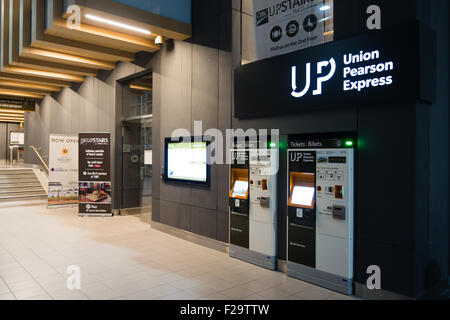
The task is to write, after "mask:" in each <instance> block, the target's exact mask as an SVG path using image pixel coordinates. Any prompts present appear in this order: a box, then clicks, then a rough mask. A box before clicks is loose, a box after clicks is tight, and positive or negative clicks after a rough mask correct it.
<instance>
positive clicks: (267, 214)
mask: <svg viewBox="0 0 450 320" xmlns="http://www.w3.org/2000/svg"><path fill="white" fill-rule="evenodd" d="M261 144H262V145H261ZM231 153H232V160H233V163H232V165H231V172H230V191H229V199H230V256H232V257H234V258H237V259H241V260H244V261H247V262H249V263H253V264H255V265H258V266H261V267H264V268H267V269H270V270H275V269H276V268H277V259H276V229H277V218H276V217H277V215H276V213H277V199H276V189H277V173H278V145H277V144H275V143H273V142H272V143H269V142H267V141H263V142H261V143H260V141H259V139H258V138H253V139H252V138H250V139H247V140H246V141H245V142H244V141H243V142H237V141H235V143H234V145H233V149H232V150H231Z"/></svg>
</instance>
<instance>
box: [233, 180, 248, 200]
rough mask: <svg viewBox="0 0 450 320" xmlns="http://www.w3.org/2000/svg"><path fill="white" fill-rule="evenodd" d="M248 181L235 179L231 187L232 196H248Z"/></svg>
mask: <svg viewBox="0 0 450 320" xmlns="http://www.w3.org/2000/svg"><path fill="white" fill-rule="evenodd" d="M247 195H248V181H242V180H236V181H235V182H234V187H233V198H237V197H240V198H245V199H247V198H248V196H247Z"/></svg>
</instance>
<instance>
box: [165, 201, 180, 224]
mask: <svg viewBox="0 0 450 320" xmlns="http://www.w3.org/2000/svg"><path fill="white" fill-rule="evenodd" d="M160 208H161V211H160V221H161V223H164V224H166V225H168V226H171V227H175V228H180V226H181V223H180V215H181V204H179V203H177V202H172V201H164V200H161V201H160Z"/></svg>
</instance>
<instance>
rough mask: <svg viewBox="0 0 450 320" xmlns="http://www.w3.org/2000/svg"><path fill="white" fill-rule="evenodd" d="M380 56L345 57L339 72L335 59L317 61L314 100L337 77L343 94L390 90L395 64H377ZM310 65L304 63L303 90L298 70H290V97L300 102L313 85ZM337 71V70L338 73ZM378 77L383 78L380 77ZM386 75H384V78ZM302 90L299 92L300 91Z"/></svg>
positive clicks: (375, 51) (352, 55)
mask: <svg viewBox="0 0 450 320" xmlns="http://www.w3.org/2000/svg"><path fill="white" fill-rule="evenodd" d="M380 60H381V54H380V51H379V50H374V51H369V52H364V51H360V52H359V53H358V54H353V53H348V54H345V55H344V56H343V57H342V60H341V61H342V66H343V67H341V68H338V64H337V62H336V59H335V58H330V59H329V60H325V61H320V62H317V63H316V64H315V66H316V68H315V69H314V72H315V74H314V76H315V79H316V84H315V89H313V91H312V95H313V96H319V95H322V93H323V92H324V86H325V87H326V82H328V81H329V80H331V79H332V78H333V77H334V76H335V75H336V73H340V74H341V75H342V77H343V83H342V90H343V91H344V92H346V91H358V92H361V91H363V90H364V89H367V88H374V87H383V86H390V85H392V84H393V83H394V78H393V75H392V72H394V69H395V66H394V62H392V61H387V62H380ZM311 69H312V64H311V63H306V66H305V69H304V70H305V73H304V74H303V79H304V81H303V87H301V86H300V85H299V81H298V80H300V79H299V78H300V77H299V76H298V73H299V72H298V70H297V66H292V67H291V86H292V91H291V96H292V97H294V98H302V97H304V96H305V95H307V94H308V93H309V92H310V89H311V84H312V70H311ZM338 69H339V70H338ZM380 74H383V76H381V75H380ZM386 74H387V75H386ZM300 88H301V89H300Z"/></svg>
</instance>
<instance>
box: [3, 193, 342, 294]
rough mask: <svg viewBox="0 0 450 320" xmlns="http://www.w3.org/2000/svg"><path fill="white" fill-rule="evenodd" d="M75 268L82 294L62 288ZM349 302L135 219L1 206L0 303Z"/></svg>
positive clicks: (34, 205) (21, 205)
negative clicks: (71, 301) (109, 300)
mask: <svg viewBox="0 0 450 320" xmlns="http://www.w3.org/2000/svg"><path fill="white" fill-rule="evenodd" d="M71 265H76V266H79V267H80V268H81V275H82V277H81V280H82V286H81V290H75V291H71V290H69V289H67V287H66V281H67V277H68V275H67V273H66V271H67V268H68V266H71ZM5 299H37V300H43V299H57V300H64V299H71V300H73V299H95V300H98V299H133V300H137V299H145V300H146V299H164V300H169V299H177V300H178V299H182V300H184V299H210V300H212V299H215V300H222V299H225V300H238V299H250V300H257V299H269V300H270V299H283V300H285V299H349V298H348V297H346V296H343V295H340V294H336V293H333V292H332V291H329V290H326V289H322V288H319V287H316V286H313V285H311V284H308V283H305V282H302V281H298V280H295V279H291V278H288V277H287V276H286V275H285V274H283V273H279V272H271V271H268V270H265V269H262V268H259V267H256V266H254V265H251V264H247V263H245V262H242V261H239V260H235V259H232V258H230V257H228V256H227V255H226V254H223V253H220V252H217V251H214V250H210V249H207V248H204V247H201V246H198V245H195V244H192V243H190V242H187V241H185V240H181V239H178V238H175V237H172V236H170V235H167V234H165V233H162V232H159V231H156V230H153V229H152V228H151V227H150V226H149V225H148V224H146V223H144V222H142V221H141V219H140V218H139V217H136V216H125V217H115V218H79V217H78V216H77V211H76V209H57V210H47V209H46V207H45V205H44V204H42V203H38V202H27V203H0V300H5Z"/></svg>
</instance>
